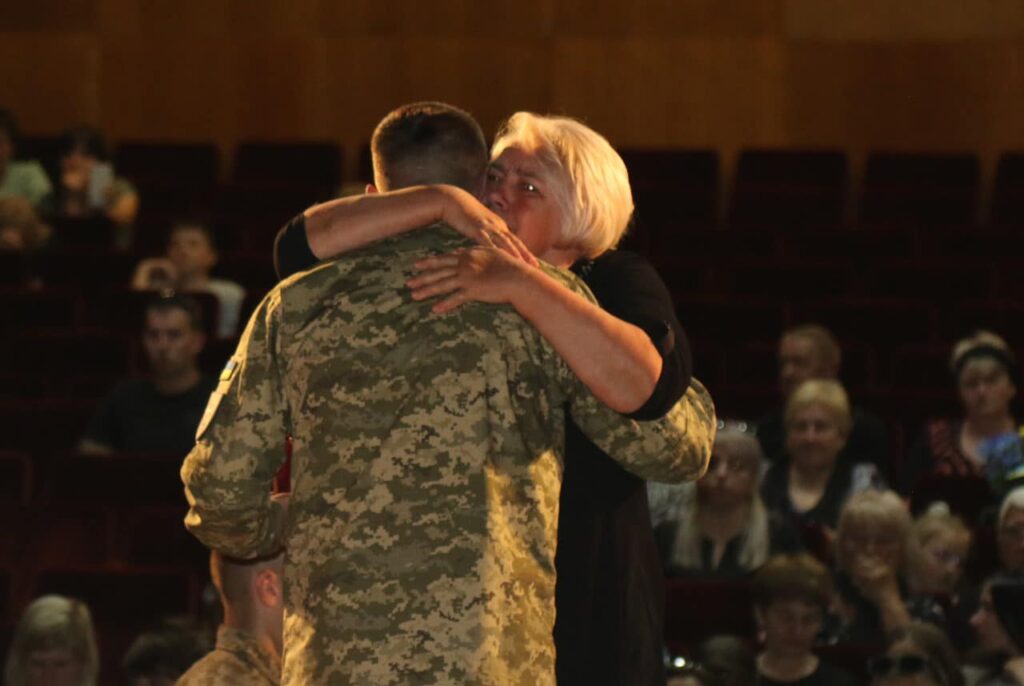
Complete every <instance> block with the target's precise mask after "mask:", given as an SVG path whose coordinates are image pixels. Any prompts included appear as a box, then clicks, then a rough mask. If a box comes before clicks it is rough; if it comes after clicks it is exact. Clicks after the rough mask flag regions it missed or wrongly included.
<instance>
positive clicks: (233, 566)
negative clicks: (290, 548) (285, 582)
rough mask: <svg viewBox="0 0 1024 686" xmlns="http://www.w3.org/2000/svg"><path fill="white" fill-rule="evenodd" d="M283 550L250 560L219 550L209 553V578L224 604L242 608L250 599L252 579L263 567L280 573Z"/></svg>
mask: <svg viewBox="0 0 1024 686" xmlns="http://www.w3.org/2000/svg"><path fill="white" fill-rule="evenodd" d="M283 556H284V550H283V549H282V550H279V551H277V552H275V553H272V554H270V555H265V556H263V557H257V558H254V559H252V560H240V559H238V558H235V557H231V556H230V555H224V554H223V553H221V552H219V551H216V550H214V551H212V552H211V553H210V579H211V580H212V581H213V585H214V586H215V587H216V588H217V591H218V592H219V593H220V596H221V599H222V600H223V601H224V604H225V605H231V606H232V607H235V608H239V609H241V608H243V607H244V606H246V605H247V604H248V603H249V602H250V601H251V599H252V589H251V586H252V579H253V577H254V576H255V575H256V574H259V573H260V572H261V571H263V570H264V569H272V570H274V571H275V572H276V573H277V574H278V575H280V574H281V563H282V561H283V559H284V558H283Z"/></svg>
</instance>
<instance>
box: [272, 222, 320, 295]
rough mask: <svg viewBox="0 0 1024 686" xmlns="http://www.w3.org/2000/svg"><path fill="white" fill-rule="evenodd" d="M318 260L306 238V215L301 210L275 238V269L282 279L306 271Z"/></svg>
mask: <svg viewBox="0 0 1024 686" xmlns="http://www.w3.org/2000/svg"><path fill="white" fill-rule="evenodd" d="M317 262H318V260H317V259H316V255H314V254H313V251H312V250H310V249H309V240H308V239H307V238H306V215H305V214H303V213H301V212H300V213H299V214H297V215H296V216H295V218H294V219H292V220H291V221H290V222H288V223H287V224H285V225H284V226H283V227H282V228H281V230H280V231H278V232H277V237H276V238H274V271H275V272H277V278H278V280H280V279H283V278H285V277H288V276H291V275H292V274H294V273H296V272H301V271H305V270H307V269H309V268H310V267H312V266H314V265H316V263H317Z"/></svg>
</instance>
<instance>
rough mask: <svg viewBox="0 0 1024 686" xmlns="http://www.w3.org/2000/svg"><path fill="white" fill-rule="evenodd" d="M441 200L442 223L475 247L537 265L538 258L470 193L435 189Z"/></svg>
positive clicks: (443, 188) (447, 188) (450, 189)
mask: <svg viewBox="0 0 1024 686" xmlns="http://www.w3.org/2000/svg"><path fill="white" fill-rule="evenodd" d="M437 190H439V191H440V192H441V194H442V197H443V198H444V203H443V207H442V215H441V220H442V221H443V222H445V223H446V224H448V225H449V226H451V227H452V228H453V229H455V230H456V231H458V232H459V233H461V234H462V235H463V236H465V237H466V238H469V239H470V240H471V241H473V242H474V243H476V244H477V245H480V246H483V247H485V248H497V249H498V250H502V251H504V252H506V253H508V254H509V255H511V256H512V257H516V258H518V259H520V260H522V261H523V262H526V263H527V264H531V265H537V258H536V257H534V255H533V253H531V252H530V251H529V249H528V248H527V247H526V245H524V244H523V242H522V241H521V240H519V238H517V237H516V235H515V234H514V233H512V232H511V231H510V230H509V228H508V225H507V224H505V220H504V219H502V218H501V217H499V216H498V215H497V214H495V213H494V212H492V211H491V210H490V209H488V208H487V207H486V206H485V205H484V204H483V203H481V202H480V201H479V200H478V199H477V198H476V197H474V196H473V194H472V193H469V192H468V191H465V190H463V189H461V188H459V187H458V186H448V185H442V186H437Z"/></svg>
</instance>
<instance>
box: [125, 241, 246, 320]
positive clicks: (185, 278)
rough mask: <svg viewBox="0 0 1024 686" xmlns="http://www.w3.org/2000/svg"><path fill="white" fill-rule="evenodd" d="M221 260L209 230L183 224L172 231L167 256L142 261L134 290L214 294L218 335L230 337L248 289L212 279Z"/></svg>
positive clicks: (137, 271) (135, 278)
mask: <svg viewBox="0 0 1024 686" xmlns="http://www.w3.org/2000/svg"><path fill="white" fill-rule="evenodd" d="M218 257H219V256H218V254H217V246H216V243H215V241H214V236H213V232H212V231H211V230H210V229H209V227H207V226H205V225H204V224H201V223H199V222H179V223H177V224H175V225H174V226H173V227H172V228H171V233H170V236H169V237H168V240H167V255H166V257H155V258H150V259H146V260H142V262H140V263H139V266H138V267H136V269H135V275H134V276H133V277H132V288H135V289H137V290H164V289H168V288H169V289H171V290H175V291H199V292H204V293H212V294H213V295H214V296H215V297H216V298H217V301H218V302H219V303H220V312H219V317H218V322H217V336H218V338H230V337H231V336H234V335H235V334H236V333H237V332H238V322H239V317H240V315H241V312H242V303H243V302H244V301H245V289H244V288H242V287H241V286H239V285H238V284H237V283H235V282H234V281H227V280H225V279H213V278H210V272H211V271H212V270H213V268H214V267H215V266H216V265H217V259H218Z"/></svg>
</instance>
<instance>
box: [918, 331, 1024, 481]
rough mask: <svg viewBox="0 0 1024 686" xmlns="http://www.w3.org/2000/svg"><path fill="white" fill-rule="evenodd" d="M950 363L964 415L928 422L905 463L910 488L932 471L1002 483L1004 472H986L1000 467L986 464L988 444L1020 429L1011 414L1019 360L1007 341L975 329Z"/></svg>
mask: <svg viewBox="0 0 1024 686" xmlns="http://www.w3.org/2000/svg"><path fill="white" fill-rule="evenodd" d="M949 364H950V370H951V371H952V373H953V377H954V379H955V380H956V383H957V389H958V391H959V394H960V403H961V405H962V406H963V410H964V415H963V417H962V418H959V419H938V420H932V421H930V422H928V424H927V425H926V426H925V427H924V430H923V431H922V432H921V435H920V436H919V437H918V439H917V442H916V444H915V446H914V448H913V449H912V450H911V452H910V456H909V459H908V460H907V473H906V475H905V476H904V478H903V482H904V483H905V485H906V486H907V487H908V488H909V487H912V486H913V484H914V480H915V479H916V478H917V477H919V476H921V475H922V474H930V473H936V474H946V475H954V476H955V475H968V476H981V477H987V478H989V481H990V482H997V481H1001V480H1002V479H1001V477H1002V476H1004V474H997V473H991V469H990V468H998V467H999V465H998V464H995V463H993V464H991V465H989V464H987V463H988V460H987V458H986V449H987V447H988V446H989V445H991V444H990V443H988V442H989V441H991V440H992V439H998V438H1000V437H1003V436H1013V437H1016V435H1017V434H1018V431H1019V429H1018V424H1017V420H1016V419H1014V417H1013V414H1012V413H1011V412H1010V402H1011V401H1012V400H1013V398H1014V396H1016V395H1017V382H1016V379H1017V361H1016V359H1015V357H1014V355H1013V353H1012V352H1011V351H1010V347H1009V346H1008V345H1007V344H1006V341H1004V340H1003V339H1002V338H1000V337H999V336H997V335H996V334H994V333H992V332H990V331H979V332H977V333H976V334H974V335H973V336H970V337H968V338H965V339H963V340H960V341H958V342H957V344H956V345H955V346H954V347H953V353H952V355H951V356H950V362H949ZM1018 445H1019V444H1018ZM1018 455H1019V449H1018ZM993 485H996V486H997V488H998V487H1001V485H1002V484H998V483H993Z"/></svg>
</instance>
